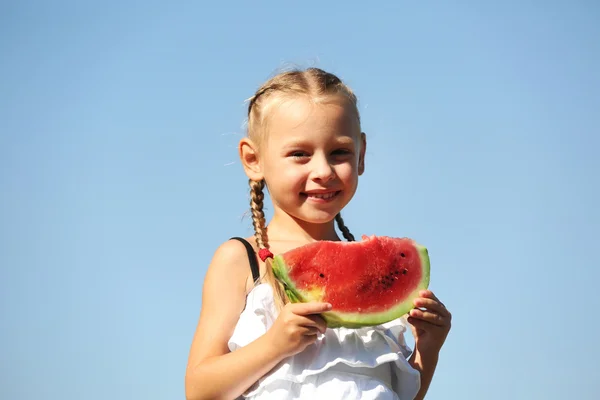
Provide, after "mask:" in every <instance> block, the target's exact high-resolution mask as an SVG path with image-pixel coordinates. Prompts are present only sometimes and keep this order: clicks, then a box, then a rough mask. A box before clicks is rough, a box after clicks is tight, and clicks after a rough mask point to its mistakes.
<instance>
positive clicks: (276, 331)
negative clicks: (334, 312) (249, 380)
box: [267, 302, 331, 358]
mask: <svg viewBox="0 0 600 400" xmlns="http://www.w3.org/2000/svg"><path fill="white" fill-rule="evenodd" d="M329 310H331V304H328V303H317V302H311V303H288V304H286V305H285V307H283V309H282V310H281V312H280V313H279V316H278V317H277V319H276V320H275V322H274V323H273V326H271V328H270V329H269V331H268V332H267V335H268V336H270V340H269V341H270V342H271V343H273V347H275V349H276V351H277V352H278V353H280V354H281V355H282V356H283V357H284V358H285V357H290V356H293V355H294V354H297V353H300V352H301V351H302V350H304V349H305V348H306V347H307V346H308V345H310V344H312V343H314V342H315V341H316V340H317V336H318V334H319V333H325V331H326V330H327V324H326V323H325V320H324V319H323V318H322V317H321V316H319V315H318V314H321V313H322V312H325V311H329Z"/></svg>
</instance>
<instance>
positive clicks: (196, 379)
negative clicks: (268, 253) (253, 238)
mask: <svg viewBox="0 0 600 400" xmlns="http://www.w3.org/2000/svg"><path fill="white" fill-rule="evenodd" d="M249 268H250V267H249V265H248V260H247V253H246V251H245V249H244V248H243V245H242V244H241V243H238V242H236V241H228V242H226V243H224V244H223V245H221V246H220V247H219V248H218V249H217V251H216V252H215V255H214V257H213V260H212V261H211V263H210V265H209V267H208V271H207V273H206V277H205V281H204V285H203V290H202V311H201V313H200V319H199V321H198V326H197V328H196V332H195V334H194V338H193V341H192V346H191V349H190V354H189V359H188V365H187V370H186V376H185V392H186V398H187V399H188V400H196V399H220V398H226V399H232V398H235V397H238V396H239V395H241V394H242V393H243V392H244V391H245V390H246V389H247V388H249V387H250V386H252V384H254V382H256V381H257V380H258V379H259V378H260V377H262V376H263V375H265V374H266V373H267V372H268V371H269V370H270V369H271V368H273V366H275V365H276V364H277V362H279V361H280V359H281V357H280V356H279V355H278V354H276V352H274V351H273V350H271V349H272V347H271V346H269V344H270V343H267V340H268V338H267V337H265V336H262V337H261V338H260V339H258V340H256V341H255V342H253V343H251V344H249V345H248V346H245V347H243V348H241V349H239V350H237V351H235V352H231V353H230V352H229V348H228V346H227V342H228V340H229V338H230V337H231V335H232V334H233V330H234V328H235V325H236V323H237V321H238V318H239V316H240V313H241V312H242V311H243V308H244V305H245V294H246V279H247V277H248V272H249Z"/></svg>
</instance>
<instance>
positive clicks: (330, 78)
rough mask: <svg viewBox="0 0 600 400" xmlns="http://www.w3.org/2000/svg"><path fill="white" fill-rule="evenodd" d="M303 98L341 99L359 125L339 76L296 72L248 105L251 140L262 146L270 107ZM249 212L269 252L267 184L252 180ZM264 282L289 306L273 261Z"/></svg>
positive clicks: (277, 300) (278, 78)
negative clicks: (290, 99)
mask: <svg viewBox="0 0 600 400" xmlns="http://www.w3.org/2000/svg"><path fill="white" fill-rule="evenodd" d="M297 96H304V97H305V98H307V99H309V100H311V101H312V102H314V103H324V102H327V101H329V100H331V99H332V97H338V99H341V100H342V101H345V102H347V104H349V105H350V106H351V107H352V108H353V109H354V110H355V112H356V118H357V119H358V121H359V123H360V115H359V112H358V107H357V98H356V96H355V95H354V93H353V92H352V90H351V89H350V88H349V87H348V86H347V85H345V84H344V83H343V82H342V81H341V80H340V79H339V78H338V77H337V76H335V75H334V74H332V73H329V72H325V71H323V70H321V69H319V68H309V69H306V70H293V71H287V72H282V73H280V74H278V75H276V76H274V77H273V78H271V79H269V80H268V81H267V82H265V83H264V84H263V85H262V86H261V87H260V88H259V89H258V90H257V91H256V93H255V94H254V96H252V97H251V98H250V99H249V101H248V103H249V104H248V136H249V137H250V139H252V140H253V141H254V142H255V143H257V144H260V143H261V141H262V140H263V139H264V134H265V133H266V123H267V118H266V117H267V116H268V114H269V113H268V111H269V109H270V108H271V107H273V106H276V105H278V104H281V102H282V101H283V100H284V99H289V98H292V97H297ZM249 184H250V209H251V211H252V224H253V226H254V237H255V240H256V245H257V246H258V248H259V249H269V240H268V237H267V229H266V226H265V225H266V222H265V214H264V212H263V200H264V193H263V189H264V187H265V181H264V180H262V181H260V182H257V181H253V180H250V181H249ZM335 221H336V223H337V225H338V228H339V230H340V231H341V232H342V235H343V236H344V238H345V239H346V240H348V241H354V236H353V235H352V234H351V233H350V230H349V229H348V227H346V225H345V224H344V220H343V219H342V216H341V214H337V215H336V217H335ZM265 264H266V270H267V271H266V275H265V281H266V282H267V283H269V284H270V285H271V286H272V288H273V295H274V298H275V304H276V306H277V308H279V309H281V307H283V306H284V305H285V304H286V303H288V302H289V299H288V297H287V295H286V294H285V290H284V288H283V285H282V284H281V283H280V282H279V281H278V280H277V279H276V278H275V275H274V274H273V270H272V265H271V259H270V258H268V259H267V260H266V261H265Z"/></svg>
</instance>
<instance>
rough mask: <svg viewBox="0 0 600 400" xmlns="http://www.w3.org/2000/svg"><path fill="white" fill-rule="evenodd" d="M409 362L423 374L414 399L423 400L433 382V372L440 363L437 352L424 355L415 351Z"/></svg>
mask: <svg viewBox="0 0 600 400" xmlns="http://www.w3.org/2000/svg"><path fill="white" fill-rule="evenodd" d="M408 362H409V363H410V365H412V367H413V368H414V369H416V370H417V371H419V373H420V374H421V388H420V389H419V392H418V393H417V395H416V396H415V398H414V399H413V400H423V399H424V398H425V395H426V394H427V390H429V385H430V384H431V380H432V379H433V373H434V372H435V368H436V366H437V363H438V357H437V354H432V355H430V356H429V357H423V356H422V355H421V354H420V353H419V352H418V351H414V352H413V354H412V355H411V356H410V358H409V360H408Z"/></svg>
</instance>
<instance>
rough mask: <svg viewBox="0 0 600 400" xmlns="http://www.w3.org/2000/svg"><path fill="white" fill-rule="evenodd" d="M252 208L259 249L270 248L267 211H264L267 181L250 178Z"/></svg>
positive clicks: (255, 235)
mask: <svg viewBox="0 0 600 400" xmlns="http://www.w3.org/2000/svg"><path fill="white" fill-rule="evenodd" d="M249 183H250V209H251V210H252V225H254V237H255V238H256V245H257V246H258V248H259V249H268V248H269V245H268V240H267V232H266V229H265V213H264V211H263V200H264V198H265V194H264V193H263V188H264V187H265V181H264V180H262V181H253V180H250V182H249Z"/></svg>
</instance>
